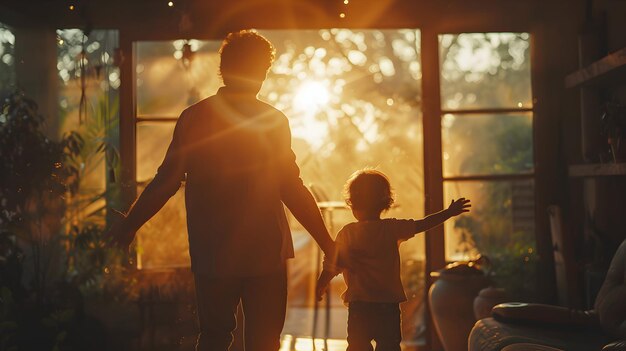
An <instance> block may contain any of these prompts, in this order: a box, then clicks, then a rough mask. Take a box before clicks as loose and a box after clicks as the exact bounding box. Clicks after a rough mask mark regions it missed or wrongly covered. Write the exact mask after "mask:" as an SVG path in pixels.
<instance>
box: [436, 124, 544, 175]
mask: <svg viewBox="0 0 626 351" xmlns="http://www.w3.org/2000/svg"><path fill="white" fill-rule="evenodd" d="M441 133H442V134H441V141H442V149H443V157H442V159H443V174H444V176H445V177H452V176H466V175H480V174H513V173H523V172H531V171H532V170H533V127H532V113H516V114H498V115H494V114H476V115H475V114H462V115H456V114H446V115H444V116H443V118H442V120H441Z"/></svg>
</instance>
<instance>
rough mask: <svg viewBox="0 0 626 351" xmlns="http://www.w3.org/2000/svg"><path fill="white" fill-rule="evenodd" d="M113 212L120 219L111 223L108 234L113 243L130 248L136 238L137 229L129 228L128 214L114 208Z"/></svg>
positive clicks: (126, 248)
mask: <svg viewBox="0 0 626 351" xmlns="http://www.w3.org/2000/svg"><path fill="white" fill-rule="evenodd" d="M113 213H115V214H116V215H117V217H118V219H117V220H116V221H115V223H113V225H111V227H110V228H109V230H108V232H107V235H106V236H107V237H108V238H110V243H111V245H113V246H117V247H119V248H121V249H124V250H128V248H129V246H130V244H131V243H132V242H133V240H134V239H135V231H134V230H132V229H130V228H129V226H128V222H127V220H126V215H124V214H123V213H121V212H119V211H117V210H113Z"/></svg>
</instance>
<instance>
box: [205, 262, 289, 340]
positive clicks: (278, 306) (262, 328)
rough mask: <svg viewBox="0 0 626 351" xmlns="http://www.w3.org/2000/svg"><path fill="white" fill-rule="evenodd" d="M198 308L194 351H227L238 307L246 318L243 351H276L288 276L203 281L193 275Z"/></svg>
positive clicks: (282, 318)
mask: <svg viewBox="0 0 626 351" xmlns="http://www.w3.org/2000/svg"><path fill="white" fill-rule="evenodd" d="M194 278H195V283H196V301H197V305H198V322H199V326H200V334H199V335H198V343H197V345H196V350H197V351H227V350H228V349H229V347H230V344H231V343H232V341H233V335H232V333H233V331H234V330H235V327H236V326H237V322H236V315H237V305H238V304H239V301H241V305H242V308H243V313H244V315H245V326H244V339H245V345H246V351H276V350H278V349H279V348H280V333H281V331H282V330H283V324H284V323H285V312H286V305H287V273H286V270H285V269H284V268H283V269H282V270H280V271H278V272H275V273H272V274H268V275H264V276H258V277H220V278H213V277H205V276H202V275H199V274H196V275H195V277H194Z"/></svg>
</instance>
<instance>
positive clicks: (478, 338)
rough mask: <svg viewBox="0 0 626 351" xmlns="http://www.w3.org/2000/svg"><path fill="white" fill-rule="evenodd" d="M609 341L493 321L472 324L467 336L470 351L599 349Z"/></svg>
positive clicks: (599, 336)
mask: <svg viewBox="0 0 626 351" xmlns="http://www.w3.org/2000/svg"><path fill="white" fill-rule="evenodd" d="M610 341H611V340H610V339H609V338H607V336H606V335H604V334H602V333H600V332H597V331H596V332H594V331H590V330H579V331H576V332H572V331H564V330H557V329H551V328H545V327H544V328H537V327H535V326H532V325H518V324H507V323H501V322H498V321H496V320H495V319H493V318H485V319H481V320H479V321H478V322H476V324H475V325H474V328H472V331H471V333H470V336H469V340H468V346H469V350H470V351H479V350H480V351H500V350H502V348H503V347H505V346H508V345H512V344H519V343H530V344H537V345H545V346H549V347H553V348H557V349H563V350H568V351H593V350H598V351H599V350H601V349H602V347H603V346H604V345H606V344H607V343H608V342H610Z"/></svg>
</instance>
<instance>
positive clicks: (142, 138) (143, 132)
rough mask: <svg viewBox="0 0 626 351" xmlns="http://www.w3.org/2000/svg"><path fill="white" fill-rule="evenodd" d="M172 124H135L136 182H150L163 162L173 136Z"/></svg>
mask: <svg viewBox="0 0 626 351" xmlns="http://www.w3.org/2000/svg"><path fill="white" fill-rule="evenodd" d="M175 125H176V123H174V122H158V123H156V122H142V123H138V124H137V182H138V183H144V182H147V181H149V180H151V179H152V178H153V177H154V175H155V174H156V171H157V168H159V166H160V165H161V162H163V158H165V153H166V152H167V147H168V146H169V145H170V142H171V141H172V135H173V134H174V126H175Z"/></svg>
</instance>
